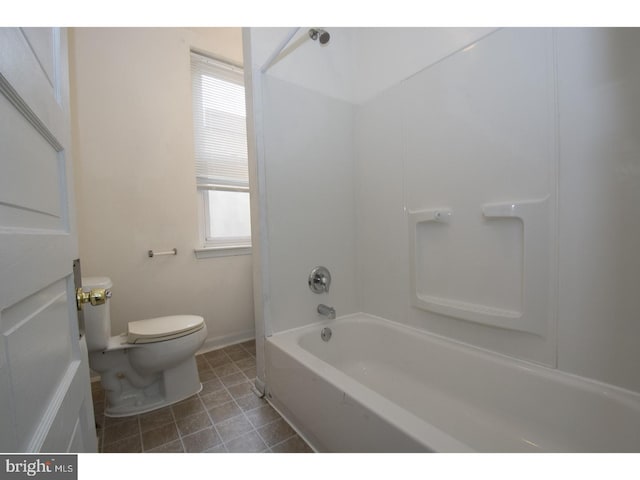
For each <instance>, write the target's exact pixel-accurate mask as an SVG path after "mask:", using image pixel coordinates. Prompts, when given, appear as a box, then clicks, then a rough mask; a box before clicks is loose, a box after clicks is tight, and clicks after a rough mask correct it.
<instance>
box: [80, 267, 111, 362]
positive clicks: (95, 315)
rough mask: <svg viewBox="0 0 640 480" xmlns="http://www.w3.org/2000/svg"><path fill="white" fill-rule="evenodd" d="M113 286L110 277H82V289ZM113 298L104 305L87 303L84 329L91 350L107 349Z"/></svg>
mask: <svg viewBox="0 0 640 480" xmlns="http://www.w3.org/2000/svg"><path fill="white" fill-rule="evenodd" d="M112 286H113V283H111V279H110V278H109V277H82V290H84V291H85V292H86V291H89V290H91V289H93V288H105V289H110V288H111V287H112ZM110 303H111V300H110V299H109V298H107V301H106V302H104V304H102V305H95V306H94V305H91V304H90V303H85V304H84V306H83V307H82V310H83V311H84V329H85V333H86V336H87V348H88V350H89V351H90V352H95V351H102V350H106V348H107V345H108V343H109V337H111V313H110V312H111V311H110V308H111V307H110Z"/></svg>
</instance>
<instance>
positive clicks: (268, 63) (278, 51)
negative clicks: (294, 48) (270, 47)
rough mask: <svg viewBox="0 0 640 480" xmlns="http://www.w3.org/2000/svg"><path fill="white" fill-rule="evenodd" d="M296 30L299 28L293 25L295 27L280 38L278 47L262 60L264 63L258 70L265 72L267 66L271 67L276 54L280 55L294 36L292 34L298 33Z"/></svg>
mask: <svg viewBox="0 0 640 480" xmlns="http://www.w3.org/2000/svg"><path fill="white" fill-rule="evenodd" d="M298 30H300V27H295V28H292V29H291V30H290V31H289V33H287V36H286V37H285V38H284V39H283V40H282V42H280V45H278V48H276V49H275V50H274V51H273V53H272V54H271V55H270V56H269V58H268V59H267V61H266V62H264V65H262V67H260V72H261V73H265V72H266V71H267V70H268V69H269V67H271V65H272V64H273V63H274V61H275V59H276V58H277V57H278V55H280V54H281V53H282V51H283V50H284V49H285V47H286V46H287V45H288V44H289V42H290V41H291V39H292V38H293V37H294V35H295V34H296V33H298Z"/></svg>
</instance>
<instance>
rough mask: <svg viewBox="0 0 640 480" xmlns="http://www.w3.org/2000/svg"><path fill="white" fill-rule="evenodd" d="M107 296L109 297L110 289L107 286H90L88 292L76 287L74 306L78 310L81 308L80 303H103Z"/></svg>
mask: <svg viewBox="0 0 640 480" xmlns="http://www.w3.org/2000/svg"><path fill="white" fill-rule="evenodd" d="M107 298H111V290H109V289H107V288H92V289H91V290H90V291H88V292H84V291H83V290H82V288H78V289H76V307H77V308H78V311H80V310H82V305H83V304H85V303H90V304H91V305H94V306H95V305H103V304H104V303H105V302H106V301H107Z"/></svg>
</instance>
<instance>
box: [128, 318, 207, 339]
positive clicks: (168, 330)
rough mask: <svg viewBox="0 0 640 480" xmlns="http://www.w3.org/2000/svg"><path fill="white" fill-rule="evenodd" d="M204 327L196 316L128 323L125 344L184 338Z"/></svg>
mask: <svg viewBox="0 0 640 480" xmlns="http://www.w3.org/2000/svg"><path fill="white" fill-rule="evenodd" d="M203 327H204V319H203V318H202V317H200V316H197V315H171V316H167V317H157V318H149V319H147V320H136V321H135V322H129V325H128V327H127V343H134V344H135V343H154V342H162V341H165V340H171V339H173V338H179V337H184V336H185V335H189V334H190V333H193V332H197V331H198V330H200V329H201V328H203Z"/></svg>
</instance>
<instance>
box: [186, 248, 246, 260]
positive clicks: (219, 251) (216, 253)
mask: <svg viewBox="0 0 640 480" xmlns="http://www.w3.org/2000/svg"><path fill="white" fill-rule="evenodd" d="M194 252H195V254H196V258H215V257H230V256H234V255H251V247H250V246H248V247H247V246H235V247H234V246H229V247H204V248H196V249H195V250H194Z"/></svg>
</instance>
